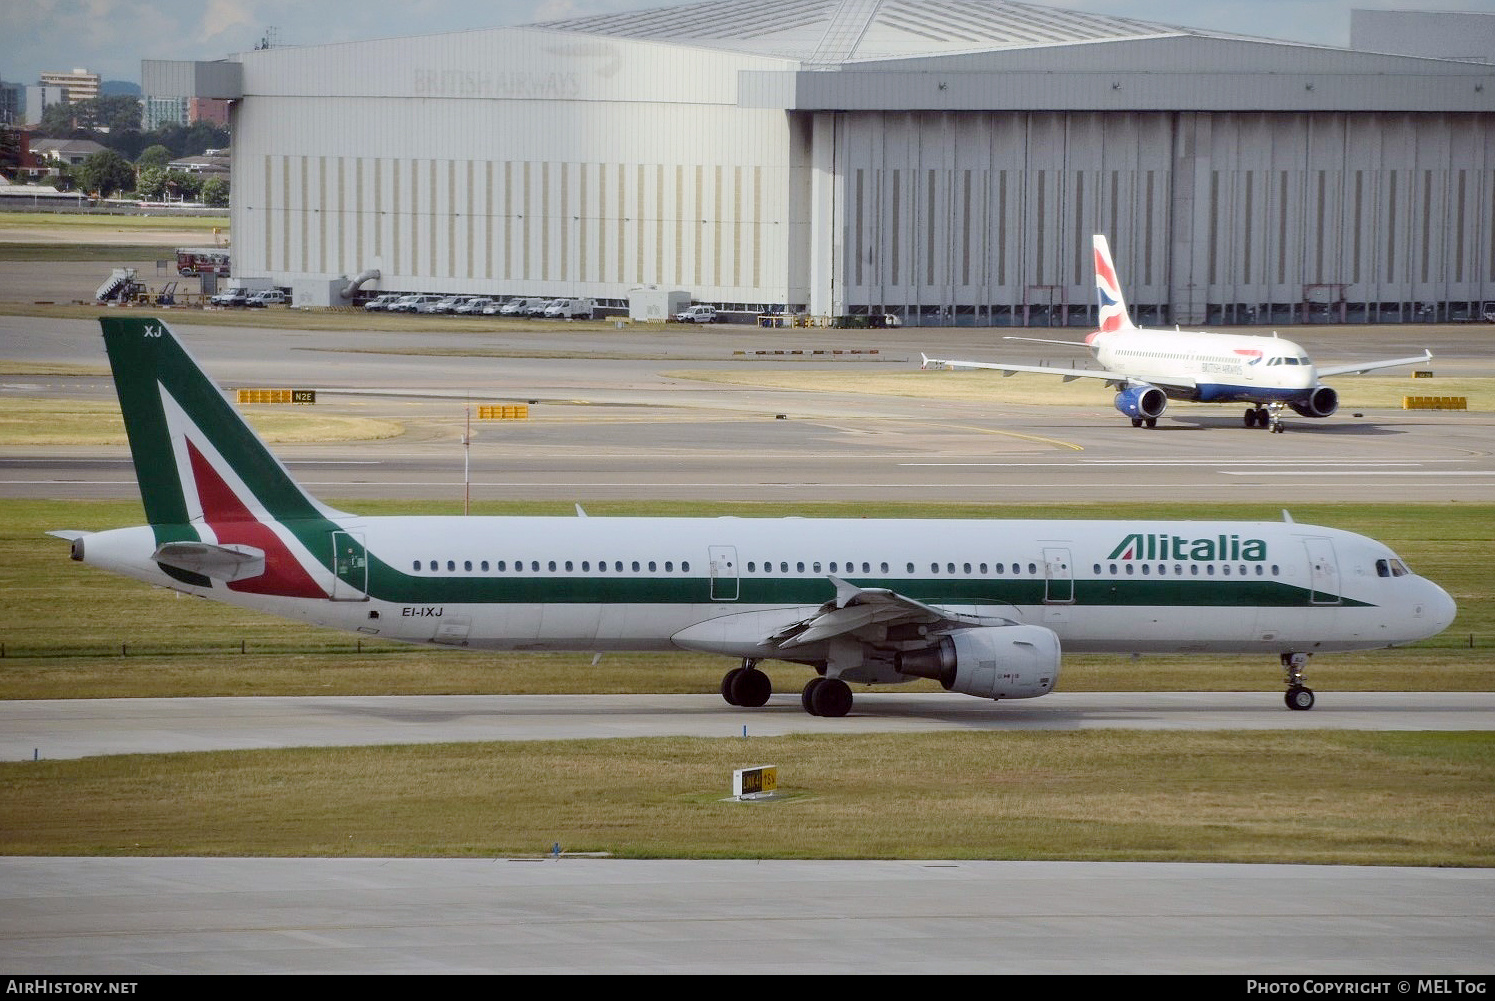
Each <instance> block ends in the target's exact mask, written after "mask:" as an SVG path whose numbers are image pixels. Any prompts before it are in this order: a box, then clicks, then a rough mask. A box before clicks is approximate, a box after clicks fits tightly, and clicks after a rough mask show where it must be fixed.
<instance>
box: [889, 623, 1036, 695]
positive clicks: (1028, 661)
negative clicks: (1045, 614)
mask: <svg viewBox="0 0 1495 1001" xmlns="http://www.w3.org/2000/svg"><path fill="white" fill-rule="evenodd" d="M893 663H894V667H895V669H896V670H897V671H898V672H899V673H900V674H905V675H910V676H912V677H915V678H933V679H934V680H935V681H938V682H939V683H940V684H941V685H942V686H944V688H945V690H946V691H949V692H960V693H962V694H964V695H975V696H977V697H979V698H984V699H1031V698H1036V697H1038V696H1040V695H1047V694H1048V693H1049V692H1050V691H1051V690H1053V687H1054V684H1055V683H1056V682H1057V681H1058V680H1059V637H1058V635H1056V634H1055V633H1054V631H1053V630H1052V629H1045V628H1044V627H1042V626H1024V625H1011V626H982V627H979V628H973V629H957V630H956V631H954V632H952V633H949V634H947V635H945V636H942V637H941V638H940V641H939V642H938V643H936V644H935V645H934V646H931V647H925V648H924V649H922V650H910V651H907V652H905V653H900V654H898V656H897V657H896V658H895V660H894V662H893Z"/></svg>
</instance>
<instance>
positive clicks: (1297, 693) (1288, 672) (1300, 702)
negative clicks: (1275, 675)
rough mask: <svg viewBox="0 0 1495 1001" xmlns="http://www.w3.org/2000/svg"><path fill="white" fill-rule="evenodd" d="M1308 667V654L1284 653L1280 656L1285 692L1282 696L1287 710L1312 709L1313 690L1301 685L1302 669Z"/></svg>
mask: <svg viewBox="0 0 1495 1001" xmlns="http://www.w3.org/2000/svg"><path fill="white" fill-rule="evenodd" d="M1307 666H1308V654H1306V653H1285V654H1283V655H1282V674H1283V680H1284V681H1285V682H1286V684H1287V692H1286V694H1285V695H1284V696H1283V699H1284V701H1286V702H1287V707H1288V708H1289V709H1299V710H1301V709H1312V708H1313V689H1312V688H1309V687H1308V686H1307V685H1305V684H1303V668H1305V667H1307Z"/></svg>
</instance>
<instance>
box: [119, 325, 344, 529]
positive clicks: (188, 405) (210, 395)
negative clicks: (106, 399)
mask: <svg viewBox="0 0 1495 1001" xmlns="http://www.w3.org/2000/svg"><path fill="white" fill-rule="evenodd" d="M99 324H100V325H101V326H102V327H103V330H104V347H105V349H106V350H107V351H108V353H109V365H110V367H111V368H112V369H113V370H114V384H115V388H116V390H117V391H118V393H119V404H120V410H121V412H122V413H123V415H124V420H125V430H126V432H127V433H128V435H129V438H130V454H131V456H132V457H133V458H134V460H135V475H136V477H137V478H138V479H139V482H140V497H141V501H142V503H143V504H144V505H145V513H146V517H147V519H148V520H149V521H150V523H151V524H153V525H164V524H186V523H189V522H200V521H208V522H214V521H220V520H243V519H244V518H246V517H249V518H253V519H255V520H261V521H264V520H270V521H291V520H301V519H311V520H321V519H324V518H328V517H334V516H338V515H339V514H340V512H337V511H334V510H332V509H331V508H328V507H325V506H324V505H322V504H321V503H319V502H318V501H317V500H315V499H314V498H313V497H311V496H310V495H309V494H307V493H306V491H305V490H303V489H302V488H301V486H300V485H299V484H297V483H296V481H295V480H294V479H293V478H292V477H291V474H290V473H289V472H287V470H286V468H285V466H283V465H282V464H281V462H280V460H279V459H277V458H276V457H275V456H274V455H273V454H271V452H270V450H269V449H268V448H267V447H266V446H265V443H264V442H263V441H261V440H260V437H259V435H257V434H255V432H254V430H253V429H252V428H250V427H249V425H248V424H246V423H245V422H244V419H243V417H241V416H240V415H239V413H238V411H236V410H235V409H234V407H233V406H232V405H231V404H230V403H229V402H228V400H227V399H226V398H225V397H224V395H223V393H222V391H221V390H219V388H218V387H217V386H216V385H214V383H213V382H212V381H211V380H210V379H209V378H208V377H207V375H206V374H205V373H204V372H203V370H202V368H201V366H199V365H198V364H197V362H196V360H195V359H193V357H192V356H191V355H190V354H189V353H188V352H187V349H186V348H185V347H183V346H182V344H181V342H180V341H178V340H177V338H176V336H175V335H174V334H173V333H172V332H171V330H170V329H169V328H168V327H167V326H166V324H165V323H163V322H161V321H160V320H158V319H155V318H150V317H135V316H120V317H113V316H106V317H100V318H99Z"/></svg>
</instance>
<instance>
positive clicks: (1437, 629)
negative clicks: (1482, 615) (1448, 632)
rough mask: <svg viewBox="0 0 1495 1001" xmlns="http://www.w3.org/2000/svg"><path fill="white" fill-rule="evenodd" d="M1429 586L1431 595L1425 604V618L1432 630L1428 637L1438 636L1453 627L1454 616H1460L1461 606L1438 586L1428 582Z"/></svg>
mask: <svg viewBox="0 0 1495 1001" xmlns="http://www.w3.org/2000/svg"><path fill="white" fill-rule="evenodd" d="M1427 585H1428V588H1429V589H1430V593H1429V594H1428V596H1427V598H1426V599H1425V600H1424V602H1423V617H1424V618H1426V619H1427V623H1428V626H1429V628H1430V629H1431V632H1429V633H1428V635H1429V636H1436V635H1438V634H1439V633H1441V632H1442V631H1443V630H1445V629H1447V628H1448V627H1449V626H1451V625H1453V620H1454V616H1456V615H1458V614H1459V606H1458V604H1457V603H1456V602H1455V601H1454V600H1453V596H1452V595H1450V594H1449V593H1448V592H1447V591H1445V590H1443V588H1441V587H1439V586H1438V585H1437V584H1434V583H1433V582H1432V581H1427Z"/></svg>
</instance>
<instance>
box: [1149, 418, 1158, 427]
mask: <svg viewBox="0 0 1495 1001" xmlns="http://www.w3.org/2000/svg"><path fill="white" fill-rule="evenodd" d="M1147 426H1148V427H1150V428H1155V427H1157V426H1158V419H1157V418H1156V417H1149V418H1147Z"/></svg>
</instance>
